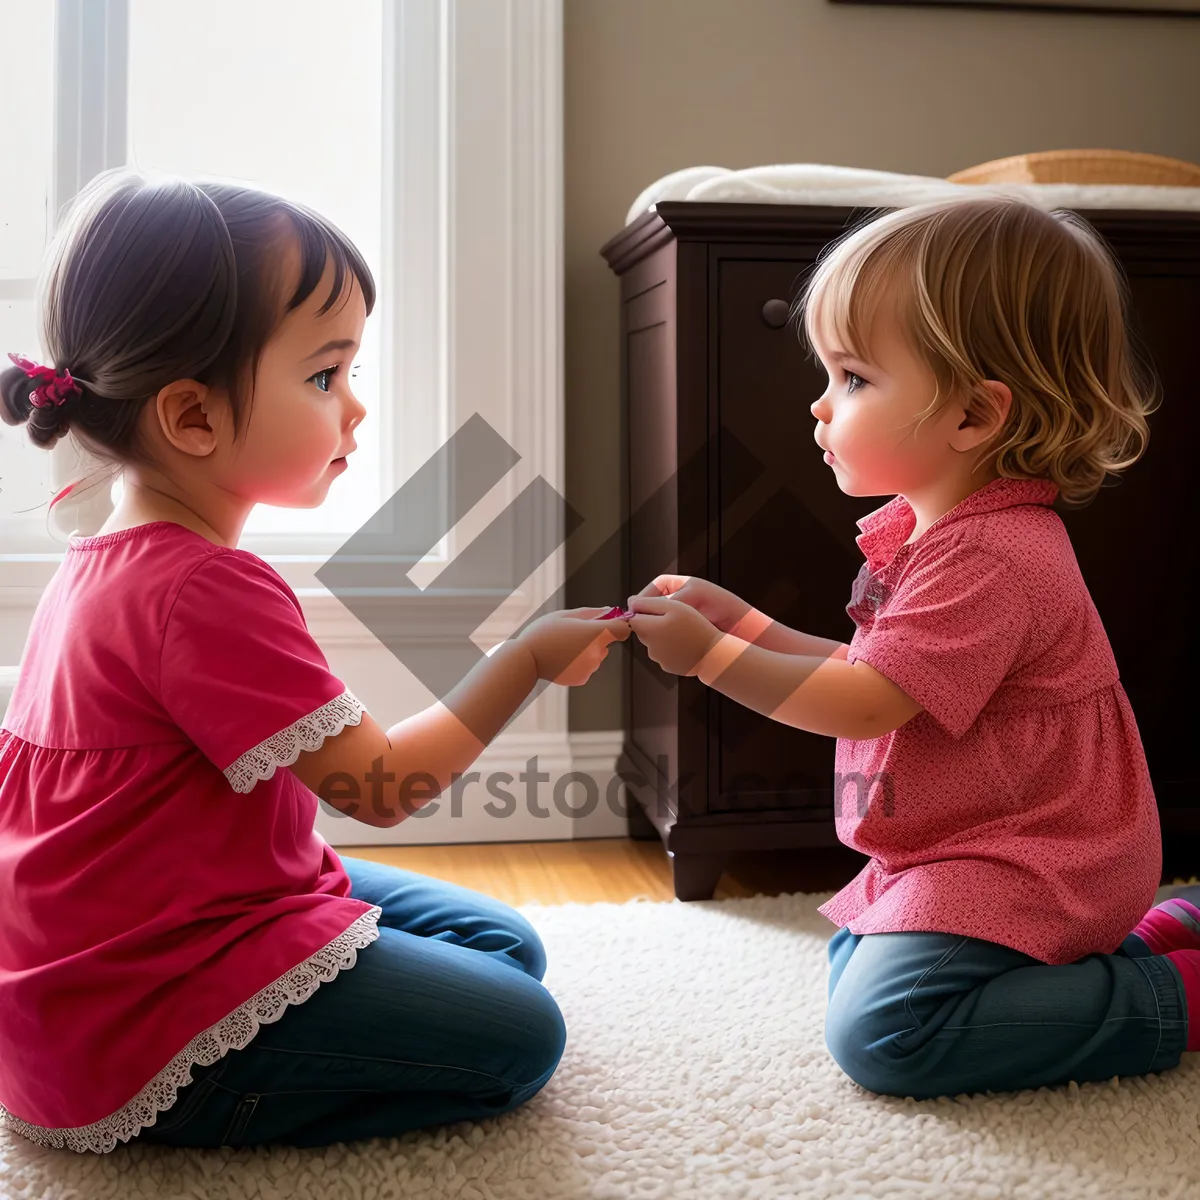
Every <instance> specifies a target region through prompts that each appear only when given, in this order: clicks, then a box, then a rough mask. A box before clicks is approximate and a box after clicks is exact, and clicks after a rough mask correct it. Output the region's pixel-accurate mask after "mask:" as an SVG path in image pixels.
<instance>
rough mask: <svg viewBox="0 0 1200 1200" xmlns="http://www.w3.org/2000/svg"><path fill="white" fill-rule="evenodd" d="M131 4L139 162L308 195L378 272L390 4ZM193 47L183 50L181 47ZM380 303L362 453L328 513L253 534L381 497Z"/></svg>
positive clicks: (326, 520)
mask: <svg viewBox="0 0 1200 1200" xmlns="http://www.w3.org/2000/svg"><path fill="white" fill-rule="evenodd" d="M281 12H282V9H281V7H280V5H279V4H277V3H266V4H264V3H262V2H261V0H259V2H257V3H256V2H254V0H205V2H204V3H203V4H163V3H161V0H130V6H129V148H130V159H131V161H132V162H133V163H134V164H135V165H136V166H139V167H145V168H150V169H153V170H157V171H168V172H171V173H173V174H179V175H184V176H186V177H188V178H195V177H197V176H203V175H217V176H222V177H224V178H227V179H236V180H238V181H242V182H246V183H248V184H251V185H252V186H255V187H262V188H265V189H266V190H268V191H271V192H277V193H279V194H280V195H283V196H287V197H288V198H289V199H292V200H297V201H299V202H300V203H302V204H307V205H308V206H309V207H310V208H314V209H316V210H317V212H319V213H321V214H323V215H324V216H326V217H328V218H329V219H330V220H331V221H333V222H334V223H335V224H336V225H338V226H339V227H340V228H341V229H342V230H343V231H344V232H345V233H346V234H347V235H348V236H349V237H350V238H351V240H352V241H353V242H354V243H355V245H357V246H358V248H359V250H360V251H361V252H362V254H363V257H364V258H365V259H366V260H367V264H368V265H369V266H370V268H371V272H372V274H373V275H374V276H375V280H376V283H377V285H378V286H379V287H380V288H386V285H387V279H386V277H385V276H384V274H383V272H381V270H380V265H381V237H382V232H383V205H384V199H383V191H382V186H381V185H382V179H381V173H382V164H383V156H382V150H383V134H382V118H383V53H382V46H383V0H354V3H353V4H348V5H344V6H333V5H330V4H329V2H328V0H288V4H287V19H286V20H281V19H280V17H281ZM181 46H186V47H187V53H186V55H185V56H182V57H181V55H180V53H179V48H180V47H181ZM380 307H384V308H386V305H383V306H377V307H376V311H375V314H374V315H373V316H372V317H371V318H370V319H369V320H368V321H367V325H366V333H365V342H364V345H363V346H362V348H361V350H360V351H359V354H358V357H357V359H356V363H357V372H356V376H355V380H354V383H355V392H356V394H357V396H358V398H359V399H360V400H361V401H362V402H363V404H364V405H365V406H366V409H367V415H366V417H364V418H363V421H362V423H361V424H360V425H359V426H358V428H357V429H356V431H355V441H356V442H357V444H358V449H357V450H356V451H355V452H354V454H353V455H352V456H351V458H350V468H349V470H347V471H346V472H345V474H343V475H341V476H340V477H339V478H338V479H336V480H335V481H334V483H333V485H332V487H331V488H330V491H329V496H328V498H327V499H326V501H325V503H324V504H322V505H321V507H320V508H317V509H287V508H270V507H267V506H265V505H259V506H258V507H257V508H256V509H255V510H254V512H253V513H251V515H250V518H249V520H248V521H247V524H246V533H247V534H253V533H262V532H268V531H272V532H274V531H287V532H293V533H304V532H314V531H318V530H319V531H343V532H345V531H349V530H353V529H356V528H357V527H358V526H359V525H361V524H362V523H363V521H365V520H366V519H367V517H369V516H370V515H371V513H373V512H374V511H375V510H376V509H377V508H378V507H379V504H380V500H381V497H380V487H379V483H380V474H379V462H380V453H379V451H380V438H379V409H380V403H381V399H382V402H384V403H389V402H391V400H392V397H391V396H390V395H388V396H387V397H384V398H381V396H380V388H379V380H380V339H379V333H380Z"/></svg>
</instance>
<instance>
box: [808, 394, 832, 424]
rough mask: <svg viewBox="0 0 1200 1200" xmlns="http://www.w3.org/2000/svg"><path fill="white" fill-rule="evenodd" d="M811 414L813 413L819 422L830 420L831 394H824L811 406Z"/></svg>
mask: <svg viewBox="0 0 1200 1200" xmlns="http://www.w3.org/2000/svg"><path fill="white" fill-rule="evenodd" d="M808 411H809V412H811V413H812V415H813V416H814V417H816V419H817V420H818V421H828V420H829V393H828V392H823V393H822V394H821V395H820V396H818V397H817V399H816V400H814V401H813V402H812V404H811V405H810V406H809V410H808Z"/></svg>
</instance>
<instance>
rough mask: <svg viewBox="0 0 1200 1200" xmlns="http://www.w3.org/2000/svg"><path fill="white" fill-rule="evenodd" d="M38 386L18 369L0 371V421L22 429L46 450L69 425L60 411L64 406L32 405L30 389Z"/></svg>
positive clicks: (37, 382) (35, 380) (36, 381)
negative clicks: (22, 427) (19, 426)
mask: <svg viewBox="0 0 1200 1200" xmlns="http://www.w3.org/2000/svg"><path fill="white" fill-rule="evenodd" d="M40 383H41V381H40V380H38V379H35V378H32V377H30V376H29V375H27V374H26V373H25V372H24V371H22V370H21V368H20V367H9V368H8V369H7V370H4V371H0V419H3V421H4V423H5V424H6V425H24V426H25V427H26V428H27V429H28V430H29V437H30V439H31V440H32V441H33V442H34V444H35V445H38V446H49V445H52V444H53V443H54V442H55V441H57V440H58V438H60V437H62V436H63V435H64V434H65V433H66V432H67V430H68V429H70V427H71V421H70V418H69V417H68V416H67V414H66V413H65V412H64V411H63V409H64V408H65V407H66V405H65V404H55V405H51V406H49V407H46V408H39V407H38V406H37V405H35V404H34V402H33V393H34V389H36V388H37V387H38V386H39V385H40Z"/></svg>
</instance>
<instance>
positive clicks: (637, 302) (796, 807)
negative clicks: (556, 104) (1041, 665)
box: [602, 202, 1200, 900]
mask: <svg viewBox="0 0 1200 1200" xmlns="http://www.w3.org/2000/svg"><path fill="white" fill-rule="evenodd" d="M865 215H866V214H865V213H864V212H863V211H862V210H856V209H849V208H819V207H812V206H802V205H796V206H792V205H757V204H692V203H685V202H677V203H663V204H661V205H659V206H658V210H657V212H655V213H650V214H646V215H645V216H643V217H641V218H639V219H638V220H637V221H636V222H635V223H634V224H632V225H630V226H628V227H627V228H626V229H625V230H623V231H622V232H621V233H620V234H619V235H618V236H617V237H615V238H613V239H612V241H610V242H609V243H608V244H607V245H606V246H605V247H604V249H603V251H602V253H603V254H604V257H605V259H606V260H607V261H608V263H609V265H610V266H611V268H612V269H613V271H615V272H616V273H617V274H618V275H619V276H620V281H621V355H622V403H621V414H622V415H621V421H622V445H623V480H622V494H623V504H624V511H623V518H624V535H623V537H624V542H623V547H622V559H623V563H624V580H623V589H624V590H623V592H622V595H631V594H633V593H634V592H636V591H640V590H641V589H642V588H643V587H644V586H645V585H646V584H647V583H649V582H650V581H651V580H652V579H653V578H654V577H655V576H656V575H658V574H660V573H663V572H677V573H679V574H684V575H698V576H703V577H705V578H708V579H712V580H714V581H716V582H717V583H720V584H721V585H722V586H723V587H726V588H729V589H730V590H731V591H733V592H735V593H736V594H737V595H739V596H741V597H742V598H743V599H745V600H747V601H748V602H749V603H751V604H753V605H755V606H756V607H758V608H760V609H762V610H763V611H764V612H767V613H769V614H770V615H771V616H773V617H776V618H777V619H779V620H781V621H783V622H784V623H785V624H787V625H790V626H792V627H794V628H797V629H802V630H804V631H805V632H808V633H814V634H818V635H822V636H826V637H836V638H840V639H842V640H846V641H848V640H849V639H850V637H851V635H852V634H853V631H854V627H853V624H852V622H851V621H850V618H849V617H848V616H847V614H846V604H847V602H848V600H849V597H850V586H851V583H852V581H853V580H854V577H855V575H856V574H857V572H858V569H859V566H860V564H861V554H860V552H859V550H858V548H857V546H856V544H855V541H854V538H855V535H856V534H857V532H858V530H857V527H856V526H855V521H856V520H857V519H858V518H859V517H861V516H862V515H864V514H865V513H867V512H869V511H871V510H872V509H874V508H877V507H878V506H879V505H880V504H882V503H883V502H884V501H883V499H879V498H871V499H861V498H858V499H856V498H853V497H849V496H845V495H843V494H842V493H841V491H840V490H839V489H838V487H837V484H836V483H835V481H834V477H833V474H832V472H831V471H830V470H829V469H828V467H826V466H825V465H824V463H823V462H822V461H821V457H820V452H819V451H818V450H817V448H816V446H815V444H814V442H813V439H812V433H813V425H814V422H813V417H812V415H811V413H810V412H809V406H810V405H811V404H812V402H813V401H814V400H815V399H816V398H817V397H818V396H819V395H820V394H821V391H822V390H823V387H824V375H823V372H822V371H821V370H820V367H819V365H816V364H814V363H813V362H812V361H810V360H809V359H808V358H807V357H806V355H805V353H804V350H803V348H802V346H801V344H800V341H799V338H798V336H797V333H796V330H795V327H794V325H792V324H790V323H789V322H788V313H789V307H790V302H791V301H792V300H793V298H794V297H795V295H796V293H797V290H798V288H799V286H800V285H801V283H802V282H803V279H804V277H805V275H806V273H807V272H808V271H809V270H810V269H811V267H812V265H813V263H814V262H815V260H816V257H817V255H818V254H819V253H820V251H821V249H822V248H823V247H824V246H825V245H826V244H827V243H828V242H830V241H831V240H833V239H834V238H836V237H837V236H839V235H840V234H841V233H843V232H844V231H845V230H846V228H847V227H848V226H849V225H851V224H854V223H856V222H857V221H859V220H861V219H862V218H863V217H864V216H865ZM1082 215H1083V216H1085V217H1086V218H1087V219H1088V220H1089V221H1091V222H1092V224H1093V225H1094V226H1095V227H1096V228H1097V229H1098V230H1099V231H1100V232H1101V234H1103V236H1104V237H1105V238H1106V239H1107V240H1108V242H1109V243H1110V245H1111V246H1112V247H1113V249H1114V251H1115V252H1116V254H1117V256H1118V258H1119V259H1120V261H1121V263H1122V264H1123V266H1124V269H1125V271H1126V274H1127V276H1128V278H1129V282H1130V289H1131V295H1132V302H1133V322H1134V326H1135V330H1136V333H1137V334H1138V336H1139V337H1140V339H1141V342H1142V346H1143V350H1144V352H1145V353H1147V354H1148V355H1149V357H1150V359H1151V360H1152V362H1153V364H1154V366H1155V369H1156V370H1157V372H1158V375H1159V378H1160V380H1161V382H1162V385H1163V391H1164V397H1165V398H1164V402H1163V404H1162V406H1161V408H1160V409H1159V410H1158V411H1157V412H1156V413H1155V414H1154V415H1153V416H1152V417H1151V419H1150V420H1151V443H1150V448H1149V450H1148V451H1147V453H1146V455H1145V456H1144V457H1143V458H1142V460H1141V461H1140V462H1138V463H1137V464H1136V465H1135V466H1134V467H1133V468H1131V469H1130V471H1129V472H1127V473H1126V475H1125V476H1124V478H1123V479H1122V480H1121V481H1120V482H1119V483H1117V484H1115V485H1113V486H1110V487H1106V488H1105V489H1104V490H1103V491H1102V492H1101V494H1100V495H1099V496H1098V497H1097V498H1096V500H1095V501H1094V502H1093V503H1092V504H1091V505H1089V506H1088V507H1087V508H1086V509H1083V510H1079V511H1076V512H1070V511H1069V510H1061V509H1060V512H1061V515H1062V517H1063V520H1064V521H1065V522H1066V525H1067V528H1068V530H1069V531H1070V535H1071V539H1072V542H1073V544H1074V547H1075V551H1076V554H1077V556H1078V558H1079V563H1080V566H1081V568H1082V570H1083V574H1084V577H1085V579H1086V580H1087V583H1088V586H1089V587H1090V589H1091V592H1092V596H1093V598H1094V599H1095V602H1096V606H1097V608H1098V609H1099V611H1100V616H1101V618H1102V620H1103V621H1104V625H1105V629H1106V630H1107V632H1108V636H1109V639H1110V640H1111V642H1112V646H1113V650H1114V652H1115V654H1116V658H1117V662H1118V665H1119V667H1120V670H1121V675H1122V681H1123V683H1124V685H1125V688H1126V690H1127V692H1128V693H1129V697H1130V700H1131V703H1132V705H1133V708H1134V712H1135V714H1136V716H1137V719H1138V725H1139V728H1140V731H1141V735H1142V740H1143V743H1144V745H1145V748H1146V753H1147V756H1148V759H1149V762H1150V770H1151V774H1152V776H1153V780H1154V785H1155V792H1156V795H1157V797H1158V803H1159V812H1160V816H1161V822H1162V830H1163V847H1164V858H1165V866H1164V875H1166V876H1167V877H1169V876H1170V875H1171V874H1174V873H1177V872H1179V873H1184V874H1190V873H1192V872H1197V871H1200V803H1198V799H1200V797H1198V788H1197V782H1198V781H1197V774H1198V773H1197V769H1196V764H1195V747H1196V744H1197V743H1196V741H1195V740H1193V739H1195V738H1196V732H1195V726H1196V711H1195V710H1196V707H1197V699H1196V685H1195V683H1194V672H1195V669H1196V653H1195V650H1196V632H1195V631H1196V623H1195V621H1194V620H1193V619H1192V618H1193V612H1194V609H1193V608H1192V604H1191V601H1192V598H1193V596H1194V595H1195V591H1194V585H1188V584H1186V583H1185V578H1186V576H1187V575H1188V574H1192V573H1193V568H1189V567H1188V566H1187V562H1188V561H1189V560H1190V559H1192V558H1193V556H1194V555H1193V551H1192V547H1193V545H1194V543H1195V532H1196V520H1197V504H1196V494H1197V492H1196V487H1195V486H1194V481H1193V480H1192V478H1191V474H1192V472H1193V471H1195V470H1197V469H1198V468H1197V467H1196V465H1195V463H1196V461H1197V446H1198V444H1200V443H1198V438H1197V433H1198V432H1200V366H1198V365H1197V361H1196V351H1195V348H1196V346H1197V344H1200V213H1187V212H1151V211H1147V212H1117V211H1087V212H1084V213H1083V214H1082ZM630 647H631V652H630V653H629V654H628V655H627V656H626V662H627V664H628V672H627V675H626V679H625V686H626V689H627V691H626V696H625V701H626V715H627V722H628V726H627V730H626V751H625V757H624V759H623V761H622V763H621V769H622V770H623V771H626V772H628V773H629V774H630V775H631V776H633V777H639V776H640V777H641V779H642V780H644V781H645V786H644V787H643V786H641V785H640V784H639V785H637V786H635V787H633V788H631V791H632V792H633V793H634V794H635V795H636V797H637V799H638V802H639V803H638V805H637V806H635V813H634V817H633V819H632V822H631V824H632V827H633V831H634V833H635V836H637V835H639V834H640V835H641V836H661V837H662V839H663V842H664V844H665V846H666V848H667V850H668V852H669V853H670V854H671V856H672V863H673V869H674V879H675V892H676V895H677V896H678V897H679V898H680V899H682V900H693V899H707V898H709V897H711V896H712V894H713V890H714V888H715V886H716V884H717V881H718V879H719V878H720V875H721V872H722V870H723V869H724V867H725V866H726V865H727V863H728V861H729V859H730V856H731V855H733V854H734V853H738V852H743V851H758V850H764V849H788V850H790V851H791V852H794V853H795V854H796V855H797V856H798V857H799V858H800V859H801V860H803V861H804V862H805V863H807V864H809V865H811V867H812V869H813V878H814V880H816V879H817V878H818V875H819V877H820V882H819V883H817V884H816V886H815V887H814V889H813V890H820V889H823V888H830V887H838V886H841V884H842V883H845V882H847V881H848V880H849V879H850V878H851V877H852V876H853V874H854V873H855V872H856V871H857V870H858V868H859V866H861V865H862V863H865V862H866V859H864V858H862V857H861V856H859V855H856V854H853V852H849V857H847V852H844V851H843V852H842V853H840V854H835V853H834V848H839V849H840V846H839V843H838V841H837V837H836V834H835V832H834V826H833V753H834V742H833V740H832V739H831V738H825V737H819V736H817V735H815V734H810V733H806V732H803V731H801V730H797V729H793V728H790V727H789V726H785V725H782V724H779V723H778V722H774V721H771V720H770V719H769V718H767V717H764V716H761V715H759V714H757V713H755V712H752V711H750V710H748V709H745V708H742V707H741V706H740V705H738V704H736V703H734V702H732V701H730V700H727V699H726V698H725V697H723V696H721V695H720V694H719V693H718V692H715V691H710V690H709V689H708V688H706V687H705V686H704V685H703V684H702V683H700V682H699V681H698V680H696V679H692V678H678V677H675V676H669V675H666V674H665V673H664V672H662V671H661V670H660V669H659V668H658V667H657V666H656V665H655V664H654V663H653V662H651V661H650V659H649V658H648V657H647V656H646V653H645V650H644V649H643V648H642V647H641V646H640V645H638V644H637V642H636V639H631V641H630ZM655 831H656V832H655ZM830 862H836V863H837V864H838V865H837V866H836V867H835V869H834V875H833V877H832V878H831V877H830V874H829V871H828V870H823V871H819V870H818V868H820V867H822V866H827V865H828V863H830Z"/></svg>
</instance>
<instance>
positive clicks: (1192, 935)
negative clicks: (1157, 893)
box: [1133, 900, 1200, 954]
mask: <svg viewBox="0 0 1200 1200" xmlns="http://www.w3.org/2000/svg"><path fill="white" fill-rule="evenodd" d="M1133 932H1134V934H1135V935H1136V936H1137V937H1140V938H1141V939H1142V941H1143V942H1145V943H1146V948H1147V949H1148V950H1149V951H1150V953H1151V954H1169V953H1170V952H1171V951H1172V950H1200V908H1197V907H1196V906H1195V905H1194V904H1190V903H1189V902H1188V901H1187V900H1164V901H1163V902H1162V903H1161V904H1156V905H1155V906H1154V907H1153V908H1152V909H1151V910H1150V911H1149V912H1148V913H1147V914H1146V915H1145V916H1144V917H1143V918H1142V919H1141V920H1140V921H1139V922H1138V923H1137V927H1136V928H1135V929H1134V930H1133Z"/></svg>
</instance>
